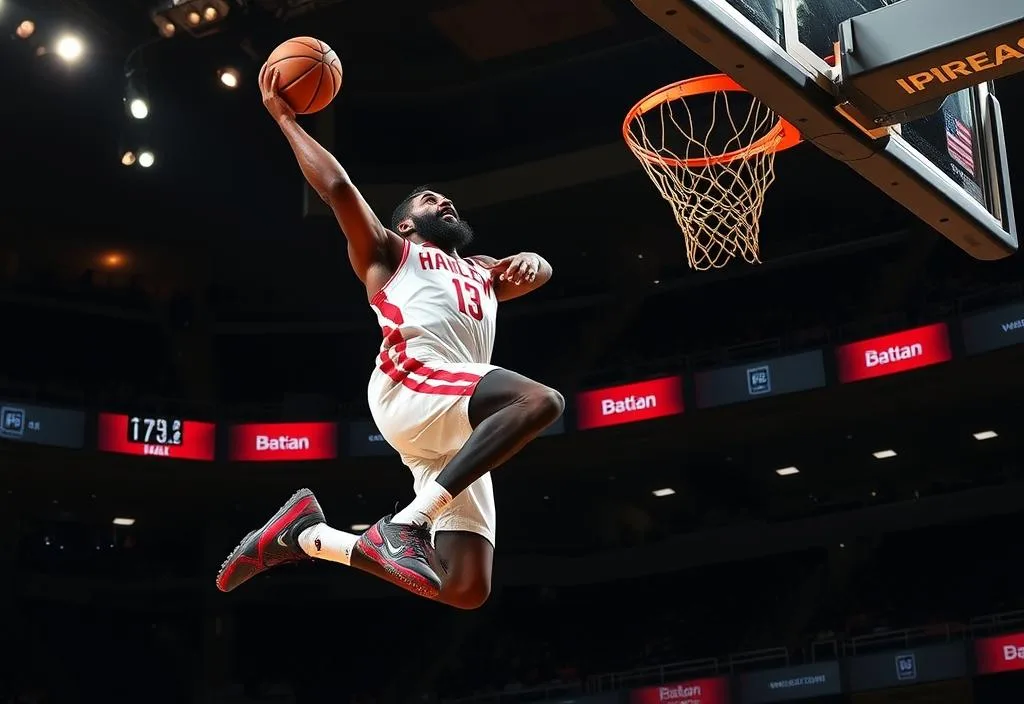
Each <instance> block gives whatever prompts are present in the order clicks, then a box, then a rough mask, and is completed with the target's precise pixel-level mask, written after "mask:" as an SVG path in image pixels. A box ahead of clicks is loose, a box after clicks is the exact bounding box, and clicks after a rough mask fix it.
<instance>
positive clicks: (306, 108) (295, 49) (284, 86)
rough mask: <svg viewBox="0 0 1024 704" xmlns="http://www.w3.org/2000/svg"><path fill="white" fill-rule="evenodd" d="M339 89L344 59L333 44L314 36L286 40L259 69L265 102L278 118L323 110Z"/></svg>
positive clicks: (261, 89)
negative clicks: (329, 44) (334, 48)
mask: <svg viewBox="0 0 1024 704" xmlns="http://www.w3.org/2000/svg"><path fill="white" fill-rule="evenodd" d="M339 90H341V61H340V60H339V59H338V55H337V54H336V53H334V50H333V49H331V47H329V46H327V44H325V43H324V42H322V41H320V40H319V39H314V38H313V37H295V38H294V39H289V40H288V41H286V42H284V43H283V44H281V45H280V46H278V47H277V48H276V49H274V50H273V51H272V52H271V53H270V56H269V57H267V63H265V64H264V65H263V68H262V69H260V91H261V92H262V93H263V104H264V105H265V106H266V107H267V110H269V111H270V113H271V114H272V115H273V116H274V117H275V118H277V119H280V118H281V117H282V116H285V115H288V114H289V113H290V114H291V115H296V114H298V115H310V114H312V113H315V112H318V111H320V110H323V109H324V108H325V107H327V106H328V105H329V104H330V102H331V101H332V100H334V97H335V96H336V95H337V94H338V91H339Z"/></svg>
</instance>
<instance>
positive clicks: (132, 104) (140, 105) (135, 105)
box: [128, 98, 149, 120]
mask: <svg viewBox="0 0 1024 704" xmlns="http://www.w3.org/2000/svg"><path fill="white" fill-rule="evenodd" d="M128 112H130V113H131V115H132V117H134V118H135V119H136V120H145V119H146V118H147V117H149V103H147V102H146V101H145V99H144V98H132V99H131V100H130V101H128Z"/></svg>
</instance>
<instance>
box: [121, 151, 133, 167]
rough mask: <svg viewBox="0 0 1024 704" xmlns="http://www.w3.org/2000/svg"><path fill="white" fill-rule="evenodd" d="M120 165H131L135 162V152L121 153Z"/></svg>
mask: <svg viewBox="0 0 1024 704" xmlns="http://www.w3.org/2000/svg"><path fill="white" fill-rule="evenodd" d="M121 164H122V166H133V165H134V164H135V152H133V151H127V152H125V153H124V154H122V155H121Z"/></svg>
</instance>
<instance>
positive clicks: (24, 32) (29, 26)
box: [14, 20, 36, 39]
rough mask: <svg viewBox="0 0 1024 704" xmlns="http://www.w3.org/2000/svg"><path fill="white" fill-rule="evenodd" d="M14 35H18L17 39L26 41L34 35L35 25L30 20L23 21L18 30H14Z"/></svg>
mask: <svg viewBox="0 0 1024 704" xmlns="http://www.w3.org/2000/svg"><path fill="white" fill-rule="evenodd" d="M14 33H15V34H17V35H18V38H19V39H28V38H29V37H31V36H32V35H33V34H35V33H36V23H35V22H33V21H32V20H25V21H24V22H22V23H21V24H19V25H18V28H17V29H16V30H14Z"/></svg>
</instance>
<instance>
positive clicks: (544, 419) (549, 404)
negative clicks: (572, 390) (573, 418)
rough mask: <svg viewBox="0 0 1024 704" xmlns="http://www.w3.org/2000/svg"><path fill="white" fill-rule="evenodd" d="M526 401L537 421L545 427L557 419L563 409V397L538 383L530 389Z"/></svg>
mask: <svg viewBox="0 0 1024 704" xmlns="http://www.w3.org/2000/svg"><path fill="white" fill-rule="evenodd" d="M527 403H528V404H529V407H530V411H531V413H532V414H533V415H534V417H535V418H536V419H537V422H538V423H540V424H542V425H543V426H544V427H547V426H549V425H551V424H552V423H554V422H555V421H556V420H558V419H559V418H560V417H561V415H562V412H563V411H564V410H565V398H564V397H563V396H562V394H560V393H558V392H557V391H555V390H554V389H552V388H550V387H548V386H542V385H540V384H538V385H537V386H536V387H534V388H532V389H530V392H529V394H528V395H527Z"/></svg>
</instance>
